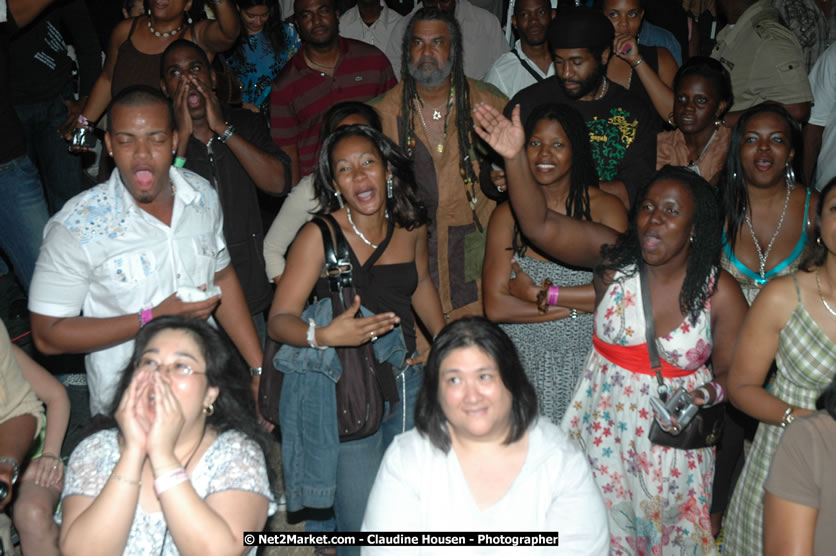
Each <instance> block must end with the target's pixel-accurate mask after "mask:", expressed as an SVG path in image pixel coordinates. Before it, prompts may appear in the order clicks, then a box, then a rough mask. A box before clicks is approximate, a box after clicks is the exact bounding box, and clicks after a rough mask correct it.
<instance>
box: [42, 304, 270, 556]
mask: <svg viewBox="0 0 836 556" xmlns="http://www.w3.org/2000/svg"><path fill="white" fill-rule="evenodd" d="M246 375H247V371H246V367H245V365H244V363H243V361H242V360H241V359H240V358H239V357H238V355H237V353H236V352H235V350H234V349H233V347H232V346H231V345H230V344H229V342H228V341H227V340H225V339H224V338H222V337H221V335H220V334H219V333H218V331H217V330H215V329H214V328H212V327H211V326H210V325H208V324H207V323H206V322H203V321H198V320H188V319H182V318H179V317H161V318H157V319H154V320H153V321H151V322H150V323H149V324H148V325H146V326H145V327H144V328H143V329H142V330H141V331H140V333H139V335H138V336H137V338H136V345H135V349H134V354H133V357H132V360H131V364H130V366H129V367H128V368H127V369H125V371H124V374H123V376H122V379H121V381H120V382H119V386H118V388H117V391H116V396H115V398H114V399H115V400H117V401H116V402H115V404H114V407H113V411H112V420H111V421H110V424H111V428H107V429H105V430H100V431H99V432H96V433H94V434H92V435H91V436H89V437H88V438H86V439H85V440H83V441H82V442H81V443H80V444H79V445H78V447H77V448H76V449H75V450H74V451H73V454H72V456H71V457H70V462H69V465H68V468H67V477H66V481H65V484H64V492H63V494H62V508H61V511H60V513H59V515H58V519H59V521H61V522H62V524H61V535H60V548H61V553H62V554H70V555H71V554H85V555H90V554H120V553H123V554H137V555H146V554H181V553H182V554H201V555H204V554H244V553H246V552H247V551H248V549H247V547H245V546H242V538H243V532H244V531H251V530H260V529H262V528H263V527H264V524H265V523H266V521H267V516H268V514H272V513H274V512H275V510H276V505H275V504H274V502H273V497H272V494H271V490H270V482H269V478H268V470H267V466H266V462H265V457H264V444H263V441H262V439H261V437H260V432H259V430H258V428H257V424H256V419H255V409H254V407H253V402H252V398H251V397H250V395H249V392H248V389H247V381H246V379H245V377H246ZM250 553H251V554H255V548H253V549H252V550H251V551H250Z"/></svg>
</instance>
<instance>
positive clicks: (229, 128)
mask: <svg viewBox="0 0 836 556" xmlns="http://www.w3.org/2000/svg"><path fill="white" fill-rule="evenodd" d="M224 123H225V124H226V131H224V134H223V135H221V143H226V142H227V141H229V138H230V137H232V134H233V133H235V126H234V125H232V124H230V123H229V122H224Z"/></svg>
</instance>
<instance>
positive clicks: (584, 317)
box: [500, 249, 592, 425]
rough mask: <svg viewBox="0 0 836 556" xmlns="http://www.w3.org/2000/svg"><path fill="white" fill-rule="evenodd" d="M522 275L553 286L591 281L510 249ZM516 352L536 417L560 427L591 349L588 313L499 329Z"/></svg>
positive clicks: (584, 274)
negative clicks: (530, 389)
mask: <svg viewBox="0 0 836 556" xmlns="http://www.w3.org/2000/svg"><path fill="white" fill-rule="evenodd" d="M515 253H516V255H517V260H518V261H519V263H520V267H521V268H522V269H523V272H525V273H526V274H528V275H529V276H531V278H532V280H534V281H535V282H536V283H538V284H539V283H540V282H542V280H543V279H544V278H548V279H549V280H551V281H552V284H554V285H555V286H583V285H586V284H589V283H590V282H592V272H589V271H587V270H576V269H573V268H570V267H566V266H563V265H561V264H558V263H554V262H546V261H540V260H537V259H532V258H531V257H527V256H525V255H521V254H520V252H519V250H518V249H515ZM500 326H502V329H503V330H505V332H506V333H507V334H508V336H510V338H511V339H512V340H513V341H514V344H515V345H516V346H517V350H518V351H519V352H520V358H521V359H522V363H523V366H524V368H525V372H526V374H527V375H528V379H529V380H530V381H531V383H532V384H533V385H534V390H536V391H537V405H538V406H539V410H540V415H545V416H546V417H548V418H549V419H550V420H551V422H552V423H555V424H557V425H559V424H560V420H561V419H562V418H563V414H564V413H565V412H566V409H567V408H568V407H569V402H571V401H572V394H574V392H575V386H576V385H577V383H578V380H579V378H580V375H581V371H583V366H584V361H585V360H586V355H587V353H589V350H590V348H591V347H592V313H582V314H579V315H578V316H577V318H575V319H572V318H565V319H561V320H557V321H550V322H541V323H520V324H501V325H500Z"/></svg>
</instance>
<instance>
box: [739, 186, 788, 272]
mask: <svg viewBox="0 0 836 556" xmlns="http://www.w3.org/2000/svg"><path fill="white" fill-rule="evenodd" d="M791 193H792V187H790V186H789V185H788V186H787V198H786V199H785V200H784V209H783V210H782V211H781V217H780V218H779V219H778V227H776V228H775V233H774V234H772V238H771V239H770V240H769V245H767V246H766V253H764V252H763V251H762V250H761V244H760V243H758V238H757V237H756V236H755V227H754V226H752V217H751V216H750V215H749V213H750V212H751V208H750V207H747V209H746V225H747V226H749V233H751V234H752V241H753V242H755V249H757V251H758V262H759V263H760V275H761V279H760V280H757V282H758V283H759V284H760V285H761V286H763V285H764V284H766V259H768V258H769V252H770V251H772V246H773V245H775V240H776V239H777V238H778V234H779V233H781V226H783V224H784V217H785V216H786V215H787V208H788V207H789V206H790V194H791Z"/></svg>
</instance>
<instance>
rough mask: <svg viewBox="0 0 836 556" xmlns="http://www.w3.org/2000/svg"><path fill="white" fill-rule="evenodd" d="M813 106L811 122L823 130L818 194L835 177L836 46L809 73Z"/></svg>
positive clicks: (816, 181)
mask: <svg viewBox="0 0 836 556" xmlns="http://www.w3.org/2000/svg"><path fill="white" fill-rule="evenodd" d="M810 88H811V89H812V90H813V107H812V108H811V109H810V120H809V123H811V124H813V125H817V126H821V127H823V128H824V131H823V132H822V138H821V149H820V150H819V157H818V160H817V162H816V172H815V176H814V179H813V185H814V186H815V188H816V189H818V190H819V191H821V190H822V188H824V186H825V185H827V182H828V181H830V180H831V179H832V178H834V177H836V125H834V123H836V43H834V44H831V45H830V46H829V47H828V48H827V50H825V51H824V53H823V54H822V55H821V56H819V59H818V60H816V63H815V64H814V65H813V69H812V70H810Z"/></svg>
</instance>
